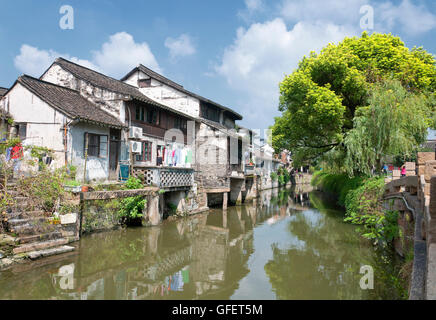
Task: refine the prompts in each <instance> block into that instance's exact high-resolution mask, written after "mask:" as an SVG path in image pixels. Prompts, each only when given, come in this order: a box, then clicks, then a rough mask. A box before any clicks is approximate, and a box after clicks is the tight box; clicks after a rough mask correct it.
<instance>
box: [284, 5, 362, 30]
mask: <svg viewBox="0 0 436 320" xmlns="http://www.w3.org/2000/svg"><path fill="white" fill-rule="evenodd" d="M367 3H368V1H367V0H347V1H338V0H311V1H298V0H283V1H282V3H281V5H280V9H279V10H280V12H279V14H280V15H281V16H282V17H283V18H285V19H286V20H287V21H289V22H298V21H331V22H333V21H334V22H335V23H336V24H345V23H346V24H355V25H359V20H360V15H359V9H360V7H361V6H363V5H365V4H367Z"/></svg>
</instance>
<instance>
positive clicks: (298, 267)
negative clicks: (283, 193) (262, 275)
mask: <svg viewBox="0 0 436 320" xmlns="http://www.w3.org/2000/svg"><path fill="white" fill-rule="evenodd" d="M288 230H289V232H290V233H291V234H292V235H293V236H295V237H296V239H298V240H299V241H298V244H297V245H294V246H292V247H291V248H286V249H280V248H279V247H278V245H277V244H274V245H273V246H272V252H273V259H272V260H270V261H269V262H268V263H267V264H266V265H265V271H266V273H267V275H268V276H269V278H270V282H271V284H272V286H273V288H274V290H275V292H276V294H277V297H278V298H279V299H305V298H310V299H353V298H362V291H361V290H360V288H359V281H358V279H359V278H360V277H359V274H358V270H359V269H358V267H360V266H359V265H358V264H357V261H355V260H353V259H352V251H353V250H352V246H351V245H350V243H349V242H348V241H344V239H346V237H345V232H346V230H343V229H341V228H338V226H337V223H336V221H334V220H332V219H326V217H325V215H323V214H321V213H319V212H317V211H306V212H300V213H297V214H296V215H295V216H294V219H293V220H291V221H290V222H289V225H288ZM352 270H357V277H356V272H350V271H352ZM350 283H352V284H355V285H350Z"/></svg>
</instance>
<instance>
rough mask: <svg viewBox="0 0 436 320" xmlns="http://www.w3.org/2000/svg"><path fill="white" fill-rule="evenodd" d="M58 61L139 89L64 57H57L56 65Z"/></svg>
mask: <svg viewBox="0 0 436 320" xmlns="http://www.w3.org/2000/svg"><path fill="white" fill-rule="evenodd" d="M58 60H63V61H65V62H67V63H71V64H73V65H75V66H78V67H80V68H83V69H86V70H89V71H91V72H95V73H97V74H99V75H101V76H103V77H105V78H109V79H111V80H114V81H117V82H119V83H122V84H123V85H126V86H129V87H131V88H133V89H136V90H137V89H138V88H136V87H135V86H132V85H131V84H128V83H125V82H123V81H121V80H118V79H115V78H113V77H111V76H108V75H106V74H104V73H101V72H99V71H96V70H94V69H91V68H88V67H85V66H82V65H81V64H78V63H76V62H73V61H70V60H67V59H65V58H63V57H57V58H56V60H55V61H54V63H57V62H58ZM84 80H86V79H84ZM138 92H139V93H140V91H138Z"/></svg>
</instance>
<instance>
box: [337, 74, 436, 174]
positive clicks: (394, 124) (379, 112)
mask: <svg viewBox="0 0 436 320" xmlns="http://www.w3.org/2000/svg"><path fill="white" fill-rule="evenodd" d="M428 101H429V100H428V99H427V98H426V97H425V96H424V95H422V94H414V93H411V92H408V91H407V90H406V89H404V87H403V86H402V85H401V83H400V82H399V81H395V80H390V81H386V82H384V83H381V84H377V85H375V86H373V90H372V93H371V96H370V98H369V106H368V107H362V108H360V109H358V111H357V113H356V116H355V118H354V128H353V129H352V130H350V131H349V132H348V134H347V136H346V138H345V140H344V145H345V147H346V151H347V156H346V160H345V167H346V168H347V169H348V170H349V172H350V173H352V174H359V173H364V174H369V173H371V171H372V170H376V171H380V170H381V167H382V165H383V160H385V159H386V157H395V156H406V157H407V156H411V155H412V153H413V152H414V151H415V149H416V147H417V146H419V145H420V144H421V143H423V142H424V141H425V138H426V135H427V128H428V127H429V126H430V124H431V114H430V109H429V106H428Z"/></svg>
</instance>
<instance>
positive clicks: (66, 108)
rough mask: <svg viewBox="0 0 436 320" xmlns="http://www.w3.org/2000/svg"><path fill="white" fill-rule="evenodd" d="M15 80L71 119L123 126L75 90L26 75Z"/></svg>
mask: <svg viewBox="0 0 436 320" xmlns="http://www.w3.org/2000/svg"><path fill="white" fill-rule="evenodd" d="M17 82H18V83H20V84H22V85H23V86H24V87H26V88H27V89H28V90H30V91H31V92H32V93H34V94H35V95H37V96H38V97H39V98H40V99H42V100H43V101H45V102H46V103H48V104H49V105H51V106H52V107H53V108H55V109H57V110H59V111H60V112H62V113H64V114H65V115H67V116H68V117H70V118H72V119H77V120H81V121H89V122H94V123H98V124H104V125H108V126H113V127H117V128H120V127H125V125H124V124H123V123H122V122H121V121H120V120H118V119H117V118H115V117H114V116H112V115H110V114H109V113H107V112H106V111H103V110H101V109H100V108H99V107H98V106H97V105H95V104H93V103H92V102H90V101H88V100H86V99H85V98H84V97H82V96H81V95H80V94H79V92H77V91H75V90H72V89H68V88H64V87H61V86H58V85H55V84H52V83H50V82H45V81H42V80H39V79H35V78H33V77H30V76H27V75H23V76H21V77H19V78H18V80H17Z"/></svg>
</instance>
